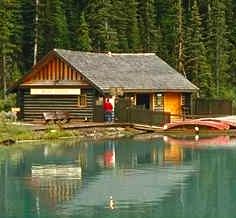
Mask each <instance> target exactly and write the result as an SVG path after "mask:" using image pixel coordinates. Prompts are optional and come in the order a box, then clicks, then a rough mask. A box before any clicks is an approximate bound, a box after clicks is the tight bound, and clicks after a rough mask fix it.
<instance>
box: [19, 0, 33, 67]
mask: <svg viewBox="0 0 236 218" xmlns="http://www.w3.org/2000/svg"><path fill="white" fill-rule="evenodd" d="M22 9H24V10H22V19H23V27H24V28H23V36H22V42H21V43H22V60H24V61H23V63H22V65H23V66H22V67H23V71H24V72H27V71H28V70H29V69H30V68H31V67H32V65H33V48H34V28H35V26H34V18H35V4H34V1H32V0H22Z"/></svg>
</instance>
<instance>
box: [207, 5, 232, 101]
mask: <svg viewBox="0 0 236 218" xmlns="http://www.w3.org/2000/svg"><path fill="white" fill-rule="evenodd" d="M227 37H228V35H227V25H226V19H225V5H224V3H223V2H222V1H219V0H214V1H212V4H209V9H208V33H207V52H208V58H209V60H210V64H211V68H212V75H213V78H214V79H215V81H214V94H215V96H216V97H224V96H226V95H227V93H226V90H227V87H228V88H229V84H228V83H227V81H228V70H229V65H228V60H229V53H228V49H229V43H228V38H227Z"/></svg>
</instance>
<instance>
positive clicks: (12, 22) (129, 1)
mask: <svg viewBox="0 0 236 218" xmlns="http://www.w3.org/2000/svg"><path fill="white" fill-rule="evenodd" d="M235 20H236V0H1V1H0V87H1V98H5V97H6V96H5V94H4V93H5V91H6V90H7V88H8V87H10V86H11V85H12V84H13V83H14V81H16V80H17V79H19V78H20V77H21V76H22V75H23V74H25V73H27V72H28V71H29V70H30V68H31V67H32V66H33V65H34V64H35V63H36V62H37V60H39V59H40V58H41V57H42V56H44V55H45V54H46V53H47V52H48V51H50V50H52V49H53V48H63V49H71V50H80V51H93V52H108V51H111V52H126V53H127V52H155V53H156V54H157V55H158V56H159V57H161V58H162V59H164V60H165V61H166V62H167V63H168V64H170V65H171V66H172V67H174V68H175V69H177V70H178V71H179V72H180V73H182V74H183V75H184V76H186V77H187V78H188V79H189V80H190V81H192V82H193V83H194V84H196V85H197V86H198V87H199V88H200V96H201V97H207V98H227V99H232V100H234V101H236V22H235Z"/></svg>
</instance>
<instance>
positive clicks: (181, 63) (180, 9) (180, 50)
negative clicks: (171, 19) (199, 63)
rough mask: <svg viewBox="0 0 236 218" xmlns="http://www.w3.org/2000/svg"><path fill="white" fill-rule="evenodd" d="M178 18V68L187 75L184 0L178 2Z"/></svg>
mask: <svg viewBox="0 0 236 218" xmlns="http://www.w3.org/2000/svg"><path fill="white" fill-rule="evenodd" d="M177 11H178V15H177V19H178V29H177V34H178V39H177V67H176V68H177V70H178V72H180V73H182V74H183V75H184V76H185V77H186V73H185V69H184V28H183V20H184V19H183V6H182V0H178V3H177Z"/></svg>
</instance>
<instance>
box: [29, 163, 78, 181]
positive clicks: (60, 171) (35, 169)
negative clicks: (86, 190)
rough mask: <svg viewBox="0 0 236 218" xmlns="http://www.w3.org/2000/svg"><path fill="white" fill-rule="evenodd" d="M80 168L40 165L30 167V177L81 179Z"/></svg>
mask: <svg viewBox="0 0 236 218" xmlns="http://www.w3.org/2000/svg"><path fill="white" fill-rule="evenodd" d="M81 172H82V170H81V167H78V166H75V165H55V164H48V165H40V166H32V167H31V173H32V177H40V178H44V177H49V178H50V177H63V178H64V179H65V178H68V179H71V178H78V179H80V178H81Z"/></svg>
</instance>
